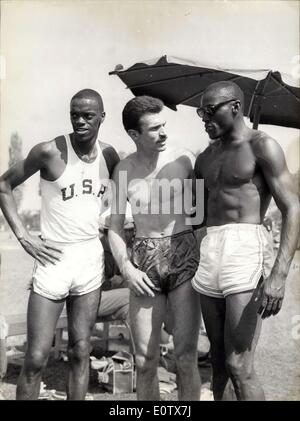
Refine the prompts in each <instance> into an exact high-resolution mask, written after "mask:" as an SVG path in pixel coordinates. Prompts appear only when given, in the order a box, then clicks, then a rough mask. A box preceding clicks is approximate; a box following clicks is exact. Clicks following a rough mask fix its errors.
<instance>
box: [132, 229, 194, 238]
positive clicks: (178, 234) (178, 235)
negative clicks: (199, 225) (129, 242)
mask: <svg viewBox="0 0 300 421" xmlns="http://www.w3.org/2000/svg"><path fill="white" fill-rule="evenodd" d="M192 232H193V230H192V229H188V230H185V231H180V232H177V233H176V234H172V235H166V236H164V237H135V239H134V240H164V239H166V238H176V237H180V236H181V235H185V234H190V233H192Z"/></svg>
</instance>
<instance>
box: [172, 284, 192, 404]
mask: <svg viewBox="0 0 300 421" xmlns="http://www.w3.org/2000/svg"><path fill="white" fill-rule="evenodd" d="M168 311H170V312H171V317H172V320H173V332H172V333H173V340H174V352H175V357H176V363H177V369H178V373H177V378H178V380H177V381H178V399H179V400H180V401H184V400H199V399H200V376H199V370H198V360H197V356H198V352H197V345H198V335H199V327H200V298H199V294H198V293H197V292H196V291H195V290H194V289H193V287H192V284H191V282H190V281H186V282H184V283H182V284H181V285H179V286H178V287H176V288H174V289H173V290H172V291H171V292H169V294H168Z"/></svg>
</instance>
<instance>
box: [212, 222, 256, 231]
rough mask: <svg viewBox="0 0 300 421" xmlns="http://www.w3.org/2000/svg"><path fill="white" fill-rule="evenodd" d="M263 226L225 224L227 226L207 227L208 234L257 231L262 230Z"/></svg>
mask: <svg viewBox="0 0 300 421" xmlns="http://www.w3.org/2000/svg"><path fill="white" fill-rule="evenodd" d="M261 227H262V224H245V223H241V224H239V223H235V224H225V225H215V226H212V227H207V233H214V232H222V231H226V230H228V231H247V232H249V231H256V230H257V229H260V228H261Z"/></svg>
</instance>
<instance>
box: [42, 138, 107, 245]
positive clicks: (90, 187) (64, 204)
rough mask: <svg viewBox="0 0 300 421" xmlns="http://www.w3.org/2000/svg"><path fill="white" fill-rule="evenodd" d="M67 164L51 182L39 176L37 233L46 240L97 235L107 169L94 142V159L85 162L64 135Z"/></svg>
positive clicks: (79, 239)
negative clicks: (39, 226) (38, 222)
mask: <svg viewBox="0 0 300 421" xmlns="http://www.w3.org/2000/svg"><path fill="white" fill-rule="evenodd" d="M65 139H66V144H67V165H66V168H65V170H64V172H63V173H62V175H61V176H60V177H59V178H58V179H57V180H55V181H47V180H44V179H43V178H41V197H42V206H41V234H42V237H43V238H45V239H48V240H52V241H57V242H64V243H74V242H78V241H84V240H89V239H92V238H95V237H97V236H98V228H99V216H100V214H101V210H102V203H103V196H104V193H105V192H106V190H107V186H108V183H109V171H108V169H107V165H106V161H105V158H104V156H103V153H102V151H101V147H100V144H99V141H97V143H96V145H97V158H96V159H95V161H94V162H92V163H86V162H84V161H82V160H81V159H79V158H78V156H77V155H76V153H75V151H74V149H73V146H72V144H71V140H70V136H69V135H65Z"/></svg>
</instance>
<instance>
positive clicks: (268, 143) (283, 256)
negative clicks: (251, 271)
mask: <svg viewBox="0 0 300 421" xmlns="http://www.w3.org/2000/svg"><path fill="white" fill-rule="evenodd" d="M255 152H256V157H257V162H258V165H259V167H260V169H261V170H262V172H263V174H264V177H265V180H266V182H267V183H268V186H269V188H270V191H271V193H272V196H273V197H274V200H275V202H276V205H277V206H278V208H279V210H280V212H281V215H282V227H281V239H280V246H279V250H278V254H277V257H276V260H275V263H274V266H273V268H272V271H271V274H270V276H269V278H268V279H267V280H266V282H265V284H264V297H263V302H262V305H261V308H260V310H259V312H260V313H261V314H262V317H263V318H265V317H269V316H270V315H272V314H273V315H275V314H277V313H278V312H279V310H280V308H281V305H282V300H283V297H284V289H285V281H286V278H287V275H288V272H289V268H290V265H291V262H292V259H293V257H294V254H295V251H296V248H297V242H298V237H299V230H300V207H299V199H298V197H297V194H296V192H295V187H294V186H293V181H292V178H291V176H290V173H289V171H288V169H287V166H286V162H285V157H284V153H283V151H282V149H281V147H280V146H279V144H278V143H277V142H276V141H275V140H273V139H271V138H266V139H261V141H260V143H259V146H258V147H257V148H256V151H255Z"/></svg>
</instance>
